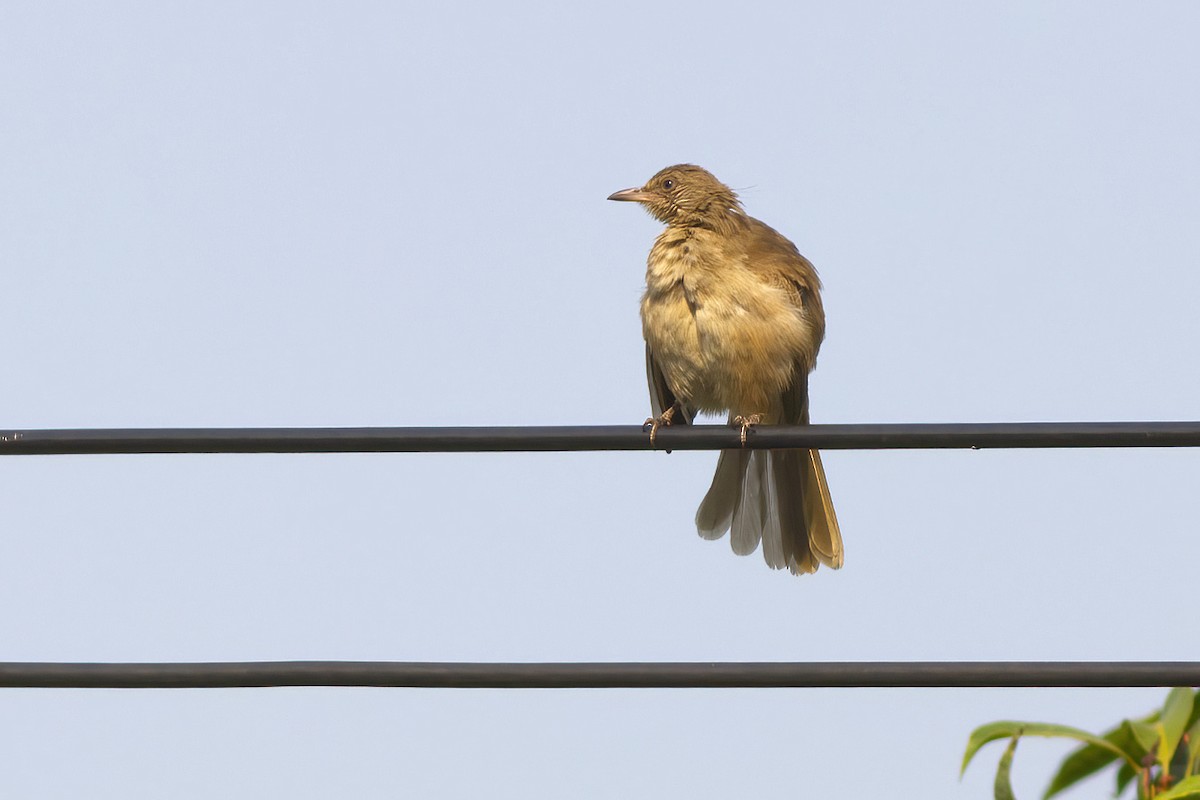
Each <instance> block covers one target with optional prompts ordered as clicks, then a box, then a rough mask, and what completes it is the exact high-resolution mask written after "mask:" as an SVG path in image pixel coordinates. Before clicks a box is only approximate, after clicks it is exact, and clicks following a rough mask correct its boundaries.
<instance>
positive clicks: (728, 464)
mask: <svg viewBox="0 0 1200 800" xmlns="http://www.w3.org/2000/svg"><path fill="white" fill-rule="evenodd" d="M696 528H697V530H698V531H699V532H700V535H701V536H702V537H704V538H705V539H720V538H721V537H722V536H724V535H725V531H729V530H731V531H732V536H731V537H730V540H731V544H732V545H733V552H735V553H737V554H738V555H747V554H749V553H753V552H754V550H755V548H757V547H758V543H759V541H760V540H761V541H762V544H763V557H764V558H765V559H766V561H767V564H769V565H770V566H771V567H772V568H773V569H782V568H784V567H787V568H788V569H789V570H791V571H792V572H793V573H794V574H797V575H799V574H802V573H806V572H816V570H817V566H818V565H820V564H824V565H826V566H828V567H832V568H833V569H837V568H838V567H840V566H842V533H841V530H840V529H839V528H838V521H837V514H836V513H835V512H834V510H833V500H832V499H831V498H830V496H829V485H828V484H827V483H826V482H825V470H824V468H823V467H822V466H821V454H820V453H818V452H817V451H816V450H722V451H721V456H720V458H719V460H718V461H717V471H716V474H715V475H713V482H712V486H711V487H709V490H708V494H706V495H705V496H704V500H703V501H702V502H701V503H700V508H699V509H698V510H697V511H696Z"/></svg>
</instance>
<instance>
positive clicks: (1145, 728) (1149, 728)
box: [1125, 719, 1158, 760]
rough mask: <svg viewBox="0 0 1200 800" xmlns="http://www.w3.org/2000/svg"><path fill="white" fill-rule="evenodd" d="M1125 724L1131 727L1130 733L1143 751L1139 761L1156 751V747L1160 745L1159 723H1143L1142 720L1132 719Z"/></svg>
mask: <svg viewBox="0 0 1200 800" xmlns="http://www.w3.org/2000/svg"><path fill="white" fill-rule="evenodd" d="M1125 724H1127V725H1129V732H1130V733H1131V734H1133V738H1134V741H1136V742H1137V745H1138V747H1139V748H1140V749H1141V751H1142V752H1141V753H1140V755H1138V760H1141V757H1142V756H1145V755H1146V754H1147V753H1150V752H1153V751H1154V745H1155V744H1157V743H1158V727H1157V723H1155V724H1151V723H1149V722H1142V721H1141V720H1136V719H1130V720H1126V721H1125Z"/></svg>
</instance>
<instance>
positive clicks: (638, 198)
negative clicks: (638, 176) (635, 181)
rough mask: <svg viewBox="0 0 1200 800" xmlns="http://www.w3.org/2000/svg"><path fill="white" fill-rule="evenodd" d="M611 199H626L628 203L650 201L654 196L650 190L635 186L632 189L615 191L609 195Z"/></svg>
mask: <svg viewBox="0 0 1200 800" xmlns="http://www.w3.org/2000/svg"><path fill="white" fill-rule="evenodd" d="M608 199H609V200H624V201H625V202H628V203H649V202H651V201H652V200H653V199H654V198H653V197H652V196H651V195H650V193H649V192H646V191H643V190H642V189H641V188H638V187H634V188H632V189H622V190H621V191H619V192H613V193H612V194H610V195H609V196H608Z"/></svg>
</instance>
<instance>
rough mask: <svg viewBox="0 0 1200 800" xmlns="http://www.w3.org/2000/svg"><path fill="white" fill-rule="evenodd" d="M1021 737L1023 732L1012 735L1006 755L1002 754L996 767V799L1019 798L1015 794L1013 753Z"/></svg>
mask: <svg viewBox="0 0 1200 800" xmlns="http://www.w3.org/2000/svg"><path fill="white" fill-rule="evenodd" d="M1020 739H1021V734H1019V733H1018V734H1017V735H1016V736H1014V737H1012V741H1010V742H1009V743H1008V747H1007V748H1005V750H1004V755H1002V756H1000V766H998V767H996V784H995V790H994V792H993V796H994V797H995V798H996V800H1017V796H1016V795H1015V794H1013V788H1012V779H1011V775H1012V762H1013V754H1014V753H1016V752H1017V742H1018V741H1020Z"/></svg>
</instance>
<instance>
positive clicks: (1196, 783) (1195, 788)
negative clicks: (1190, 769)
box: [1154, 775, 1200, 800]
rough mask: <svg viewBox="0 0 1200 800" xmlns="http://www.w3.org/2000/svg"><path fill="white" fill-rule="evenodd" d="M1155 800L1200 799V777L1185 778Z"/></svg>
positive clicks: (1157, 795) (1156, 796)
mask: <svg viewBox="0 0 1200 800" xmlns="http://www.w3.org/2000/svg"><path fill="white" fill-rule="evenodd" d="M1154 797H1155V800H1185V798H1192V800H1195V798H1200V775H1193V776H1192V777H1190V778H1184V779H1183V780H1181V781H1180V782H1179V783H1177V784H1175V785H1174V786H1172V787H1171V788H1170V789H1167V790H1166V791H1165V792H1163V793H1162V794H1156V795H1155V796H1154Z"/></svg>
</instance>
